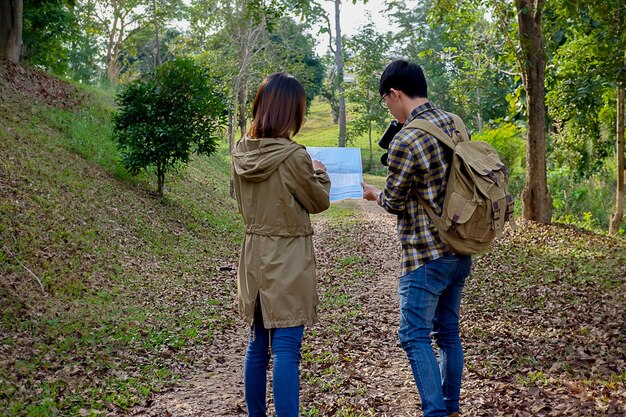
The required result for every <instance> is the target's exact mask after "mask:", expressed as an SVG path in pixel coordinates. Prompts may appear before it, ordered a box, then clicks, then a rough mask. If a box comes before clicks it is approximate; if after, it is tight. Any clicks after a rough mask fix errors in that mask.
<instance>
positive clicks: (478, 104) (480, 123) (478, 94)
mask: <svg viewBox="0 0 626 417" xmlns="http://www.w3.org/2000/svg"><path fill="white" fill-rule="evenodd" d="M481 94H482V92H481V90H480V85H479V84H478V80H476V130H477V131H479V132H482V131H483V115H482V108H483V105H482V100H481Z"/></svg>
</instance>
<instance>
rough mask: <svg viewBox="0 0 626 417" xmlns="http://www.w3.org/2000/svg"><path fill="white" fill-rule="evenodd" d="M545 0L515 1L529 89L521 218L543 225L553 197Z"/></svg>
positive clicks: (550, 212) (523, 71) (527, 94)
mask: <svg viewBox="0 0 626 417" xmlns="http://www.w3.org/2000/svg"><path fill="white" fill-rule="evenodd" d="M544 1H545V0H515V6H516V8H517V18H518V23H519V35H520V42H521V47H522V55H523V57H524V62H525V64H524V68H522V76H523V81H524V88H525V90H526V106H527V113H528V143H527V146H526V183H525V185H524V190H523V192H522V217H523V218H524V219H525V220H534V221H538V222H541V223H546V224H547V223H550V221H551V220H552V198H551V197H550V193H549V191H548V182H547V175H546V105H545V68H546V54H545V48H544V43H543V31H542V27H541V20H542V11H543V6H544Z"/></svg>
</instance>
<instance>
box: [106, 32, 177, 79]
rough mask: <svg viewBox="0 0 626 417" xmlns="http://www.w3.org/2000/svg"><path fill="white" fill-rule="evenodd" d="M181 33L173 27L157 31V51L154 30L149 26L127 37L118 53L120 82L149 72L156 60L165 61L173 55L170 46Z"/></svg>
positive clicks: (153, 68)
mask: <svg viewBox="0 0 626 417" xmlns="http://www.w3.org/2000/svg"><path fill="white" fill-rule="evenodd" d="M180 35H181V33H180V32H179V31H177V30H174V29H165V30H161V31H160V32H159V52H158V53H157V49H156V48H157V46H156V37H155V34H154V30H153V29H152V28H150V27H149V26H146V27H144V28H143V29H141V30H138V31H136V32H135V33H133V34H132V35H131V36H129V37H128V39H127V40H126V42H125V44H124V48H123V49H122V52H121V53H120V58H119V60H120V82H126V81H130V80H134V79H136V78H139V77H141V76H142V75H143V74H149V73H151V72H153V71H154V70H155V68H156V64H157V61H160V62H167V61H170V60H172V59H174V58H175V57H174V56H173V54H172V53H171V52H170V50H169V49H170V46H171V45H172V44H173V43H175V42H176V41H177V39H178V37H179V36H180Z"/></svg>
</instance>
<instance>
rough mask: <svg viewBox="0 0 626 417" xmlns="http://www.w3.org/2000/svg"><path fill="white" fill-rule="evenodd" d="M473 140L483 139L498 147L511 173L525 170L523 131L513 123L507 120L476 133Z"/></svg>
mask: <svg viewBox="0 0 626 417" xmlns="http://www.w3.org/2000/svg"><path fill="white" fill-rule="evenodd" d="M472 140H483V141H485V142H487V143H489V144H490V145H491V146H493V147H494V148H496V150H497V151H498V154H499V155H500V158H501V159H502V162H504V164H505V165H506V166H507V168H508V169H509V171H510V173H511V174H515V173H518V172H521V171H523V169H524V166H523V164H524V162H525V160H524V157H525V154H524V153H525V145H524V141H523V139H522V132H521V131H520V129H519V128H518V127H517V126H515V125H514V124H513V123H506V122H505V123H502V124H501V125H499V126H497V127H495V128H493V129H485V130H483V131H482V132H479V133H475V134H474V135H472Z"/></svg>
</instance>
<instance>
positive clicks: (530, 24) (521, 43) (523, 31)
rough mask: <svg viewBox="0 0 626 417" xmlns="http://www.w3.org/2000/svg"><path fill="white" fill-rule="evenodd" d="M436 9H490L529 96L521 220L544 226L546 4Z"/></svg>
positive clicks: (447, 1)
mask: <svg viewBox="0 0 626 417" xmlns="http://www.w3.org/2000/svg"><path fill="white" fill-rule="evenodd" d="M436 4H437V8H438V9H439V10H441V11H445V10H459V9H460V10H472V9H476V8H479V7H482V6H486V7H488V10H490V11H491V12H492V16H493V19H494V21H495V22H496V24H497V25H498V26H499V27H500V30H501V33H502V35H503V36H504V37H505V40H506V42H507V44H508V45H509V51H510V52H512V53H513V54H514V57H515V61H516V63H517V67H518V70H519V73H520V74H521V78H522V82H523V85H524V90H525V92H526V114H527V124H528V138H527V146H526V182H525V185H524V190H523V191H522V217H523V218H524V219H526V220H534V221H538V222H541V223H549V222H550V221H551V219H552V198H551V197H550V193H549V191H548V183H547V167H546V105H545V68H546V52H545V45H544V36H543V26H542V23H543V11H544V6H545V0H514V1H513V4H511V2H510V1H508V0H483V1H479V2H476V1H471V0H436ZM515 28H516V30H515Z"/></svg>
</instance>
